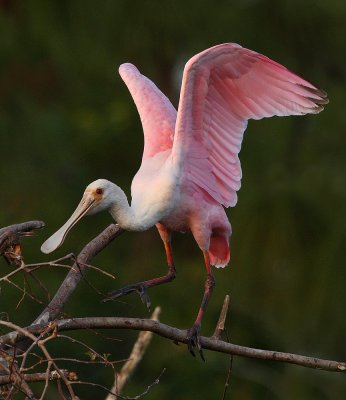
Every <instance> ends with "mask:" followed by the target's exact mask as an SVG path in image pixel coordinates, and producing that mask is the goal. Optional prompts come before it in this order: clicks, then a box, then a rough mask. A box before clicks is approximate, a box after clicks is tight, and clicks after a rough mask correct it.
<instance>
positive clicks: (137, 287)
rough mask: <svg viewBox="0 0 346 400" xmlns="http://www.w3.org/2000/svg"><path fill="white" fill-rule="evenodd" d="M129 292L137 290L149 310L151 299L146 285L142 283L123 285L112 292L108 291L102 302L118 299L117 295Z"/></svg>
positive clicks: (124, 294) (120, 295)
mask: <svg viewBox="0 0 346 400" xmlns="http://www.w3.org/2000/svg"><path fill="white" fill-rule="evenodd" d="M131 292H137V293H138V294H139V296H140V298H141V300H142V302H143V304H145V305H146V306H147V308H148V309H149V310H150V306H151V301H150V297H149V295H148V291H147V286H146V285H144V284H143V283H135V284H133V285H129V286H125V287H123V288H121V289H117V290H114V291H113V292H110V293H108V295H107V298H106V299H104V300H102V302H103V303H104V302H106V301H110V300H114V299H118V298H119V297H122V296H126V295H127V294H129V293H131Z"/></svg>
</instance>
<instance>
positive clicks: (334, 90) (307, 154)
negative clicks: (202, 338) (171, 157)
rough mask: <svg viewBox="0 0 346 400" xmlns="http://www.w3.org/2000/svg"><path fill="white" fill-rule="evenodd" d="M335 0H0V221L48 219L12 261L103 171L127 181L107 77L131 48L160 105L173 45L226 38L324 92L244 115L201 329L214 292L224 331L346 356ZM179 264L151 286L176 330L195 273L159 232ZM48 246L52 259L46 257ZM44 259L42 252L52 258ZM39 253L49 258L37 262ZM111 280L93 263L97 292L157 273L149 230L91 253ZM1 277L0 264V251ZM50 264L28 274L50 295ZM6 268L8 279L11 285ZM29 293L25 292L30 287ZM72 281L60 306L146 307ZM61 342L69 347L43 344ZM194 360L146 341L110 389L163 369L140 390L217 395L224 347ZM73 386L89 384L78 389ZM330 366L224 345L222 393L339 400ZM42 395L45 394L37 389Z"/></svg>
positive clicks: (125, 104)
mask: <svg viewBox="0 0 346 400" xmlns="http://www.w3.org/2000/svg"><path fill="white" fill-rule="evenodd" d="M345 21H346V2H345V1H343V0H329V1H323V0H306V1H304V2H302V1H298V0H290V1H288V0H280V1H278V0H233V1H226V0H220V1H218V2H215V1H211V0H198V1H197V0H190V1H189V2H186V1H180V0H176V1H166V2H163V1H143V0H142V1H126V0H104V1H100V2H95V1H90V0H83V1H81V0H69V1H67V0H61V1H46V0H31V1H19V0H2V1H0V54H1V56H0V150H1V157H0V171H1V175H0V176H1V189H0V204H1V213H0V225H1V226H6V225H9V224H12V223H16V222H21V221H26V220H31V219H42V220H44V221H45V222H46V223H47V228H46V229H45V230H44V231H42V232H40V233H39V235H38V236H37V237H35V238H32V239H25V243H24V252H25V255H26V258H27V261H28V262H29V261H30V262H38V261H42V260H47V256H43V255H42V254H40V252H39V246H40V244H41V243H42V242H43V240H44V239H45V238H47V237H48V235H49V234H50V233H52V232H53V231H54V230H55V229H56V228H57V227H58V226H60V225H61V224H62V223H63V222H64V221H65V220H66V218H67V217H68V216H69V215H70V213H71V212H72V210H73V209H74V207H75V206H76V204H77V202H78V201H79V198H80V196H81V194H82V191H83V189H84V187H85V185H86V184H88V183H89V182H91V181H92V180H94V179H96V178H101V177H102V178H108V179H110V180H113V181H115V182H117V183H118V184H119V185H120V186H122V187H123V188H124V189H125V191H126V192H127V193H129V187H130V183H131V177H132V176H133V175H134V174H135V172H136V170H137V168H138V167H139V164H140V160H141V152H142V146H143V139H142V133H141V125H140V120H139V118H138V115H137V111H136V109H135V107H134V105H133V102H132V100H131V97H130V95H129V93H128V91H127V89H126V87H125V85H124V84H123V83H122V81H121V79H120V77H119V76H118V74H117V71H116V68H117V67H118V66H119V64H121V63H122V62H126V61H129V62H132V63H134V64H136V65H137V66H138V67H139V68H140V70H141V71H142V72H143V73H144V74H145V75H147V76H148V77H150V78H151V79H152V80H153V81H154V82H156V83H157V84H158V86H159V87H160V88H161V89H162V90H163V91H164V92H165V93H166V94H167V95H168V96H169V97H170V98H171V99H172V100H173V103H174V104H175V105H177V100H178V96H179V85H180V77H181V71H182V67H183V65H184V63H185V62H186V61H187V59H188V58H189V57H190V56H192V55H194V54H196V53H197V52H199V51H201V50H203V49H205V48H207V47H209V46H211V45H214V44H218V43H223V42H230V41H232V42H238V43H240V44H242V45H243V46H244V47H248V48H251V49H254V50H257V51H259V52H262V53H264V54H266V55H267V56H269V57H271V58H273V59H275V60H278V61H279V62H281V63H282V64H284V65H286V66H287V67H289V68H291V69H292V70H294V71H296V72H298V73H299V74H301V75H302V76H304V77H305V78H307V79H308V80H310V81H312V82H313V83H314V84H316V85H317V86H318V87H321V88H323V89H325V90H326V91H327V92H328V94H329V98H330V104H329V105H328V106H327V107H326V110H325V111H324V112H323V113H322V114H320V115H318V116H306V117H291V118H276V119H275V118H274V119H270V120H262V121H253V122H250V124H249V128H248V131H247V134H246V137H245V139H244V145H243V150H242V152H241V160H242V167H243V173H244V174H243V176H244V178H243V184H244V187H243V188H242V189H241V191H240V193H239V204H238V205H237V207H236V208H235V209H232V210H229V216H230V219H231V222H232V226H233V237H232V239H231V250H232V259H231V264H230V266H229V267H228V268H226V269H225V270H222V271H216V282H217V286H216V290H215V295H214V296H213V299H212V301H211V304H210V308H209V310H208V313H207V315H206V318H205V323H204V326H203V329H202V334H211V332H212V331H213V327H214V324H215V323H216V320H217V316H218V312H219V309H220V307H221V304H222V301H223V297H224V295H225V294H226V293H229V294H230V296H231V307H230V315H229V320H228V333H229V335H230V338H231V340H232V341H233V342H235V343H238V344H243V345H247V346H255V347H259V348H267V349H277V350H282V351H289V352H297V353H302V354H309V355H316V356H319V357H323V358H329V359H339V360H345V359H346V350H345V335H346V326H345V310H346V296H345V282H346V272H345V271H346V269H345V258H346V246H345V240H346V224H345V221H346V184H345V182H346V157H345V153H346V137H345V127H346V123H345V114H344V111H343V109H344V107H345V104H346V90H345V83H346V82H345V81H346V70H345V65H346V52H345V40H346V30H345V26H346V24H345ZM109 222H111V219H110V217H109V216H108V215H97V216H96V217H93V218H90V219H86V220H85V221H83V222H82V223H80V224H79V226H77V227H76V228H75V229H74V230H73V231H72V232H71V234H70V236H69V237H68V239H67V241H66V242H65V244H64V246H63V247H62V248H61V249H59V251H58V252H57V253H56V254H57V257H58V256H59V255H64V254H66V253H68V252H70V251H73V252H75V253H77V252H78V251H79V249H81V248H82V246H83V245H84V244H85V243H86V242H87V241H88V240H90V239H91V238H92V237H93V236H95V235H96V234H97V233H98V232H100V231H101V230H102V229H103V227H105V226H106V225H107V224H108V223H109ZM174 247H175V259H176V264H177V268H178V278H177V279H176V281H174V282H173V283H171V284H169V285H166V286H164V287H158V288H156V289H153V290H151V292H150V294H151V298H152V302H153V304H160V305H161V306H162V308H163V314H162V320H163V321H164V322H166V323H169V324H172V325H175V326H178V327H189V326H190V325H191V323H192V321H193V319H194V317H195V312H196V311H197V307H198V305H199V302H200V298H201V294H202V290H203V282H204V277H205V271H204V267H203V263H202V258H201V254H200V252H199V250H198V248H197V246H196V245H195V243H194V242H193V240H192V238H191V237H190V236H189V235H185V236H182V235H176V236H175V241H174ZM53 257H54V256H53ZM51 258H52V257H51ZM51 258H50V259H51ZM95 264H96V265H98V266H101V267H102V268H104V269H105V270H108V271H110V272H113V273H115V274H116V278H117V280H116V282H111V281H110V280H109V279H105V278H104V277H103V276H101V275H100V274H97V273H95V272H92V273H90V275H89V276H88V279H89V280H90V281H91V282H93V284H94V285H95V286H96V287H98V288H99V289H100V290H102V291H103V292H107V291H108V290H110V289H112V288H115V286H116V287H120V286H121V285H124V284H126V283H131V282H135V281H138V280H141V279H144V278H150V277H153V276H157V275H158V274H160V273H162V272H163V271H165V268H166V267H165V257H164V251H163V247H162V245H161V243H160V239H159V236H158V235H157V233H156V232H155V230H154V229H152V230H150V231H149V232H146V233H140V234H139V233H132V234H127V235H124V236H122V237H120V238H119V239H118V240H116V242H115V243H114V244H112V246H110V247H109V248H108V249H106V250H105V251H104V252H103V253H102V254H101V255H99V256H98V258H97V259H96V260H95ZM0 267H1V271H2V272H1V274H4V273H5V272H6V271H7V270H8V266H7V265H6V264H5V263H4V262H3V261H1V265H0ZM65 272H66V270H62V271H60V270H59V271H57V270H52V271H42V272H41V273H40V274H39V277H40V278H41V279H42V280H43V281H44V282H45V283H46V284H47V286H48V287H49V289H50V291H51V292H54V290H55V289H56V288H57V287H58V285H59V283H60V282H61V281H62V279H63V277H64V274H65ZM20 283H21V282H20ZM41 297H42V296H41ZM19 298H20V293H19V292H17V291H14V290H12V288H10V287H8V286H6V285H2V287H1V297H0V301H1V311H6V312H7V313H8V315H9V317H10V318H11V320H12V321H14V322H17V323H20V324H25V323H29V322H30V321H31V320H32V319H33V317H34V316H36V314H37V313H38V312H39V311H40V309H41V306H40V305H38V304H35V303H34V302H32V301H31V300H30V299H27V300H25V301H24V302H22V303H21V304H20V306H19V307H18V308H17V309H13V304H14V303H15V302H16V301H17V300H19ZM100 298H101V297H100V295H97V294H96V293H95V292H94V291H93V290H92V289H91V288H90V286H89V285H88V284H86V283H85V284H83V285H82V287H81V288H78V290H77V292H76V293H75V295H74V296H73V298H72V299H71V301H70V302H69V304H68V306H67V308H66V310H65V311H66V313H67V315H74V316H86V315H136V316H147V315H148V313H147V311H146V310H145V307H144V306H143V305H142V304H141V303H140V300H139V299H138V298H137V297H136V296H135V295H131V296H129V297H128V298H126V299H124V302H123V303H112V304H110V303H106V304H102V305H101V304H100ZM74 335H75V336H76V337H79V338H81V337H82V338H84V339H85V340H86V341H87V342H88V343H89V344H91V345H93V346H95V348H96V349H97V350H98V351H100V352H104V353H109V352H111V353H112V357H113V359H122V358H124V357H126V356H127V355H128V352H129V350H130V348H131V343H132V340H133V339H134V338H135V337H136V334H135V333H132V332H105V335H106V336H112V337H114V338H117V339H122V340H123V341H122V342H117V341H115V342H109V341H107V340H104V338H103V337H100V336H97V335H94V334H92V333H90V332H89V333H83V334H77V333H75V334H74ZM56 348H57V349H58V351H59V352H60V354H66V355H70V356H75V357H83V355H84V353H85V350H84V349H79V348H78V346H76V345H75V344H71V343H68V342H63V341H61V342H59V343H58V344H57V345H56ZM206 357H207V363H206V364H205V365H204V364H203V363H201V362H199V361H198V360H195V359H193V358H192V357H190V355H189V354H188V352H187V350H186V348H185V346H179V347H177V346H175V345H174V344H171V343H169V342H168V341H167V340H163V339H161V338H155V340H154V341H153V344H152V346H151V348H150V351H149V352H148V353H147V355H146V357H145V359H144V360H143V363H142V364H141V366H140V368H139V370H138V372H137V373H136V375H135V377H134V378H133V380H132V382H131V383H130V384H129V385H128V386H127V388H126V394H128V395H134V394H138V393H140V392H141V391H143V389H144V388H145V387H146V386H147V385H148V384H150V383H151V382H152V381H153V380H154V379H155V378H156V377H157V376H158V375H159V373H160V371H161V370H162V369H163V368H164V367H166V368H167V371H166V373H165V374H164V376H163V377H162V379H161V383H160V384H159V385H158V386H155V387H154V388H153V389H152V390H151V392H150V394H149V395H148V398H150V399H153V400H156V399H163V398H165V399H179V400H185V399H191V398H200V399H219V398H220V399H221V397H222V391H223V386H224V382H225V379H226V375H227V367H228V357H227V356H225V355H220V354H209V353H206ZM78 370H80V371H81V372H80V373H79V375H80V376H81V377H82V378H83V379H84V380H92V381H98V382H100V383H102V384H105V385H108V386H110V385H111V382H112V373H111V371H110V370H107V369H105V368H103V367H99V368H92V370H90V367H89V368H87V367H86V368H85V369H84V367H82V366H81V367H79V366H78ZM79 392H80V394H81V398H83V399H94V398H102V395H103V394H102V393H100V391H99V389H93V388H90V387H87V388H82V387H80V388H79ZM345 393H346V382H345V377H344V376H341V375H339V374H333V373H326V372H319V371H314V370H306V369H302V368H300V367H295V366H286V365H279V364H273V363H269V362H268V363H266V362H258V361H254V360H248V359H240V358H235V360H234V363H233V372H232V378H231V387H230V391H229V394H228V397H227V398H229V399H270V400H271V399H283V400H291V399H314V400H324V399H333V400H335V399H344V398H345ZM50 396H51V397H50V398H52V399H53V398H56V397H55V394H54V391H52V393H51V394H50Z"/></svg>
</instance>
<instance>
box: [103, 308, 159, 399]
mask: <svg viewBox="0 0 346 400" xmlns="http://www.w3.org/2000/svg"><path fill="white" fill-rule="evenodd" d="M160 312H161V309H160V307H156V308H155V310H154V312H153V313H152V315H151V317H150V319H151V320H154V321H158V319H159V316H160ZM152 336H153V332H150V331H141V332H140V334H139V335H138V338H137V340H136V343H135V344H134V346H133V348H132V351H131V354H130V356H129V359H128V360H127V361H126V363H125V364H124V365H123V367H122V368H121V371H120V373H119V374H116V375H115V379H114V385H113V387H112V389H111V390H110V393H109V394H108V396H107V397H106V400H116V398H117V397H118V396H115V395H114V394H113V393H116V394H117V395H119V394H120V393H121V392H122V390H123V388H124V386H125V385H126V382H127V381H128V380H129V379H130V378H131V376H132V375H133V373H134V372H135V370H136V368H137V366H138V364H139V363H140V361H141V359H142V358H143V356H144V353H145V352H146V350H147V348H148V346H149V343H150V341H151V338H152Z"/></svg>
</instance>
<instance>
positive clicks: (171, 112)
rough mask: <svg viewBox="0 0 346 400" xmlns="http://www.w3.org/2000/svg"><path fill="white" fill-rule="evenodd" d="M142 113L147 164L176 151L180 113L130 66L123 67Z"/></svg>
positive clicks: (121, 73)
mask: <svg viewBox="0 0 346 400" xmlns="http://www.w3.org/2000/svg"><path fill="white" fill-rule="evenodd" d="M119 74H120V76H121V77H122V79H123V81H124V82H125V84H126V86H127V87H128V89H129V91H130V93H131V95H132V98H133V100H134V102H135V104H136V107H137V110H138V112H139V115H140V118H141V122H142V126H143V132H144V152H143V160H145V159H146V158H148V157H153V156H154V155H155V154H156V153H159V152H161V151H165V150H168V149H171V148H172V145H173V136H174V129H175V121H176V116H177V111H176V110H175V108H174V107H173V105H172V103H171V102H170V101H169V99H168V98H167V97H166V96H165V95H164V94H163V93H162V92H161V91H160V89H158V87H157V86H156V85H155V84H154V83H153V82H152V81H151V80H150V79H148V78H147V77H145V76H144V75H142V74H141V73H140V72H139V71H138V69H137V68H136V67H135V66H134V65H132V64H129V63H125V64H122V65H121V66H120V67H119Z"/></svg>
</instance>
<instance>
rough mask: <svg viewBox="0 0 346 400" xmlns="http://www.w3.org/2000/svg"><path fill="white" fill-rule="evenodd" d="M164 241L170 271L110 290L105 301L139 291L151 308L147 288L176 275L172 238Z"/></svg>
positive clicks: (167, 280) (144, 301) (143, 300)
mask: <svg viewBox="0 0 346 400" xmlns="http://www.w3.org/2000/svg"><path fill="white" fill-rule="evenodd" d="M163 243H164V246H165V250H166V256H167V263H168V272H167V274H166V275H163V276H159V277H158V278H153V279H149V280H147V281H143V282H137V283H134V284H132V285H128V286H125V287H123V288H121V289H117V290H114V291H113V292H110V293H109V294H108V297H107V298H106V299H104V300H103V301H104V302H105V301H109V300H113V299H118V298H119V297H122V296H125V295H127V294H129V293H131V292H138V293H139V295H140V298H141V300H142V302H143V303H144V304H145V305H146V306H147V307H148V308H149V309H150V305H151V302H150V298H149V296H148V293H147V289H148V288H150V287H152V286H157V285H161V284H162V283H167V282H171V281H172V280H173V279H174V278H175V276H176V269H175V265H174V262H173V256H172V245H171V240H170V238H169V240H164V241H163Z"/></svg>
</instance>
